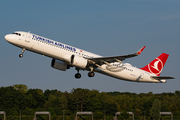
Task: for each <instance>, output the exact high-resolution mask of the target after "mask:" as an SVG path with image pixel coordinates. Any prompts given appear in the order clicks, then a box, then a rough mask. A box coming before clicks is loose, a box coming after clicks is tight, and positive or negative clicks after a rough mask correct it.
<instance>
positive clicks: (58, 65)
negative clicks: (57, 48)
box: [51, 59, 69, 71]
mask: <svg viewBox="0 0 180 120" xmlns="http://www.w3.org/2000/svg"><path fill="white" fill-rule="evenodd" d="M51 67H52V68H55V69H58V70H61V71H66V69H68V68H69V65H67V64H66V63H64V62H62V61H60V60H56V59H52V61H51Z"/></svg>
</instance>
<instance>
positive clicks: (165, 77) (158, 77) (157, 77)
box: [151, 76, 175, 80]
mask: <svg viewBox="0 0 180 120" xmlns="http://www.w3.org/2000/svg"><path fill="white" fill-rule="evenodd" d="M151 77H152V78H154V79H156V80H162V79H175V78H174V77H168V76H151Z"/></svg>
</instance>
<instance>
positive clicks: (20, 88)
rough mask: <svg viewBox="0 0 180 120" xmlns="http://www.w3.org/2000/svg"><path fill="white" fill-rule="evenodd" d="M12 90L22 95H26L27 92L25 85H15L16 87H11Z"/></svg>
mask: <svg viewBox="0 0 180 120" xmlns="http://www.w3.org/2000/svg"><path fill="white" fill-rule="evenodd" d="M13 87H14V89H15V90H19V91H21V92H23V93H26V92H27V90H28V87H27V86H26V85H23V84H17V85H13Z"/></svg>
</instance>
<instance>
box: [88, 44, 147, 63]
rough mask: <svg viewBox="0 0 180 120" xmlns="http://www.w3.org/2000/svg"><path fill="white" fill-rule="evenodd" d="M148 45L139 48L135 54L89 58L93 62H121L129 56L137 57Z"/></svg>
mask: <svg viewBox="0 0 180 120" xmlns="http://www.w3.org/2000/svg"><path fill="white" fill-rule="evenodd" d="M145 47H146V46H144V47H142V48H141V49H140V50H138V51H137V52H136V53H134V54H129V55H122V56H113V57H98V58H88V60H90V61H92V62H93V63H96V64H99V65H102V64H103V62H104V63H107V64H108V63H112V62H121V61H123V60H125V59H127V58H131V57H135V56H138V55H140V54H141V52H142V51H143V50H144V48H145Z"/></svg>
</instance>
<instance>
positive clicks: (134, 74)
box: [5, 31, 174, 83]
mask: <svg viewBox="0 0 180 120" xmlns="http://www.w3.org/2000/svg"><path fill="white" fill-rule="evenodd" d="M5 39H6V41H8V42H9V43H11V44H13V45H15V46H17V47H20V48H22V53H21V54H20V55H19V57H20V58H22V57H23V53H24V52H25V50H29V51H32V52H35V53H38V54H41V55H45V56H48V57H50V58H52V62H51V66H52V67H53V68H55V69H58V70H61V71H66V69H69V68H70V67H75V68H76V70H77V74H75V78H81V74H80V73H79V70H87V71H89V73H88V76H89V77H94V75H95V73H94V72H98V73H102V74H105V75H108V76H111V77H114V78H117V79H121V80H127V81H132V82H148V83H165V82H166V79H174V78H173V77H167V76H160V74H161V72H162V69H163V67H164V65H165V63H166V60H167V58H168V56H169V55H168V54H166V53H162V54H161V55H160V56H158V57H157V58H156V59H154V60H153V61H152V62H150V63H149V64H148V65H146V66H145V67H143V68H140V69H139V68H136V67H133V66H131V64H129V63H122V61H123V60H125V59H127V58H131V57H135V56H138V55H140V54H141V52H142V51H143V50H144V48H145V46H144V47H142V48H141V49H140V50H139V51H137V52H136V53H134V54H129V55H122V56H113V57H102V56H100V55H96V54H93V53H90V52H87V51H84V50H81V49H78V48H75V47H72V46H69V45H66V44H63V43H60V42H57V41H54V40H51V39H48V38H45V37H41V36H39V35H35V34H33V33H30V32H22V31H16V32H14V33H12V34H8V35H6V36H5Z"/></svg>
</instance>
